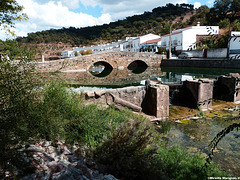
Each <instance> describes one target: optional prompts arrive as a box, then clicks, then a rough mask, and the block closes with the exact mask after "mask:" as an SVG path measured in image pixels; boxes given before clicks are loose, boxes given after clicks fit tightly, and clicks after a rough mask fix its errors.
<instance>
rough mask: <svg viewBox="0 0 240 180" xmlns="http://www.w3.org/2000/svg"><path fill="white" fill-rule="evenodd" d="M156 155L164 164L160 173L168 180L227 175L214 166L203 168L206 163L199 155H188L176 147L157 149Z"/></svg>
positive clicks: (188, 153) (192, 179)
mask: <svg viewBox="0 0 240 180" xmlns="http://www.w3.org/2000/svg"><path fill="white" fill-rule="evenodd" d="M158 154H159V155H158V159H159V160H160V161H161V162H164V163H163V166H162V167H161V168H162V171H163V172H164V173H165V175H166V177H168V178H169V179H174V180H177V179H179V180H182V179H191V180H195V179H196V180H198V179H207V178H208V177H224V176H227V173H225V172H223V171H221V170H220V169H219V168H218V166H217V165H216V164H211V165H209V166H208V167H207V168H204V165H205V162H206V161H205V159H204V158H203V157H202V156H201V155H200V154H197V153H194V154H193V153H190V152H188V151H186V150H184V149H182V148H180V147H177V146H175V147H172V148H169V149H168V148H159V150H158Z"/></svg>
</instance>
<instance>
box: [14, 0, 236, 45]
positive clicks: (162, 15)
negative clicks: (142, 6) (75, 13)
mask: <svg viewBox="0 0 240 180" xmlns="http://www.w3.org/2000/svg"><path fill="white" fill-rule="evenodd" d="M188 12H191V17H190V19H189V20H187V21H185V22H184V21H182V20H183V19H184V15H185V14H186V13H188ZM239 12H240V2H239V1H238V0H226V1H224V0H215V2H214V6H213V7H212V8H208V7H207V6H205V5H204V6H201V7H199V8H198V9H195V10H194V8H193V5H191V4H185V3H183V4H176V5H174V4H171V3H169V4H166V6H162V7H157V8H154V9H153V10H152V12H144V13H143V14H141V15H134V16H131V17H127V18H125V19H124V20H118V21H116V22H111V23H109V24H104V25H98V26H92V27H84V28H75V27H69V28H64V27H63V28H61V29H50V30H45V31H41V32H36V33H29V34H28V36H27V37H19V38H17V40H18V41H20V42H23V43H49V42H56V43H58V42H63V43H70V44H72V45H73V46H79V45H90V44H94V43H95V42H99V41H101V40H102V41H106V42H113V41H117V40H119V39H124V38H125V37H126V36H141V35H144V34H147V33H154V34H161V35H165V34H168V33H169V29H170V26H171V24H172V22H173V21H174V19H176V18H177V17H180V21H178V22H176V23H174V24H172V27H173V29H178V28H184V27H187V26H190V25H196V23H197V22H198V21H199V22H201V25H219V26H220V28H226V27H229V26H230V25H231V26H232V27H233V30H240V20H239V17H240V13H239Z"/></svg>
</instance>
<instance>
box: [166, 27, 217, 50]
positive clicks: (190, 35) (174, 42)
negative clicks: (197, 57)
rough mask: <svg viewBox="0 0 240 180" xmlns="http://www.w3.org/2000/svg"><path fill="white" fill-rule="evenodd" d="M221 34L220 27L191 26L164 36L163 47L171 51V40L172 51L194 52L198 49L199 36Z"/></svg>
mask: <svg viewBox="0 0 240 180" xmlns="http://www.w3.org/2000/svg"><path fill="white" fill-rule="evenodd" d="M214 34H219V27H218V26H200V23H198V24H197V26H191V27H187V28H183V29H178V30H175V31H172V33H171V35H170V34H167V35H165V36H162V47H166V50H168V49H169V45H170V38H171V49H172V50H173V49H175V50H190V49H192V50H194V49H196V42H197V35H206V36H207V35H214Z"/></svg>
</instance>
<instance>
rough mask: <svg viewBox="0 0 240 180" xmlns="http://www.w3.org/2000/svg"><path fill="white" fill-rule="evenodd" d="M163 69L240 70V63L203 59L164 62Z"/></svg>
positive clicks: (162, 63) (236, 61)
mask: <svg viewBox="0 0 240 180" xmlns="http://www.w3.org/2000/svg"><path fill="white" fill-rule="evenodd" d="M161 67H200V68H230V69H239V68H240V61H238V60H224V59H217V60H216V59H202V60H193V59H190V60H185V59H184V60H181V59H176V60H175V59H171V60H166V59H164V60H162V62H161Z"/></svg>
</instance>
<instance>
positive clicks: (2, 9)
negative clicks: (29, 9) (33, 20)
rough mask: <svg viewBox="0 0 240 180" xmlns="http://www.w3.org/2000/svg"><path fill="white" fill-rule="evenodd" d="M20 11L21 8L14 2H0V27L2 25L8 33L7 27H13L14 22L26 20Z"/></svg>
mask: <svg viewBox="0 0 240 180" xmlns="http://www.w3.org/2000/svg"><path fill="white" fill-rule="evenodd" d="M22 10H23V6H20V5H19V4H18V3H17V1H16V0H1V1H0V26H1V25H3V26H4V28H5V29H7V30H8V32H11V31H10V28H9V26H10V27H14V21H21V20H26V19H27V18H28V17H27V15H26V14H25V13H23V12H22ZM11 33H12V32H11ZM12 34H13V33H12Z"/></svg>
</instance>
